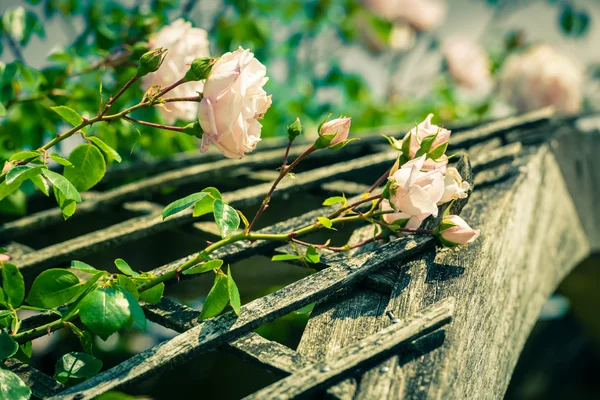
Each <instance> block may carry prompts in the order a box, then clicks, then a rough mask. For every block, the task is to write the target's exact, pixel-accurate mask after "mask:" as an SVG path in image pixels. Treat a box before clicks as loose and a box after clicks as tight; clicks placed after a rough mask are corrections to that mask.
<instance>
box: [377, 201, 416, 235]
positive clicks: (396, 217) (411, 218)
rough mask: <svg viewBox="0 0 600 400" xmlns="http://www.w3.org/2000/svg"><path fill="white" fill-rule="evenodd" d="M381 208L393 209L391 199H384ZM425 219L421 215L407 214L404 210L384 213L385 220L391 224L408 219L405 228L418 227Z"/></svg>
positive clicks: (382, 209)
mask: <svg viewBox="0 0 600 400" xmlns="http://www.w3.org/2000/svg"><path fill="white" fill-rule="evenodd" d="M380 208H381V211H390V210H393V208H392V206H391V205H390V202H389V200H383V201H382V202H381V206H380ZM423 219H424V218H420V217H419V216H416V215H409V214H405V213H403V212H396V213H391V214H383V220H384V221H385V223H387V224H390V225H391V224H393V223H394V222H396V221H402V220H407V222H406V225H405V226H404V228H411V229H417V228H418V227H419V226H421V222H423Z"/></svg>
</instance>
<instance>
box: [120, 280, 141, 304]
mask: <svg viewBox="0 0 600 400" xmlns="http://www.w3.org/2000/svg"><path fill="white" fill-rule="evenodd" d="M117 283H118V284H119V286H121V287H122V288H123V289H125V290H127V291H128V292H129V293H131V294H132V295H133V297H134V298H135V299H136V300H139V298H140V292H139V291H138V288H137V286H136V285H135V283H134V282H133V281H132V280H131V279H130V278H129V277H127V276H125V275H121V274H119V275H117Z"/></svg>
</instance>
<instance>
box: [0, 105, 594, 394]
mask: <svg viewBox="0 0 600 400" xmlns="http://www.w3.org/2000/svg"><path fill="white" fill-rule="evenodd" d="M589 118H591V117H583V116H580V117H555V116H553V115H552V112H551V111H550V110H540V111H537V112H534V113H531V114H527V115H523V116H519V117H514V118H509V119H506V120H501V121H495V122H490V123H485V124H481V125H477V126H472V127H466V128H461V129H455V130H454V133H453V138H452V141H451V149H450V150H451V151H450V152H453V151H459V150H465V151H468V152H469V153H470V154H471V157H472V168H473V172H474V182H475V191H474V192H473V194H472V195H471V197H470V199H469V201H468V204H467V205H466V207H465V208H464V209H463V210H462V214H461V215H462V216H464V217H465V219H466V220H467V221H468V222H469V223H470V224H471V226H476V227H478V228H480V229H481V230H482V232H483V233H482V235H481V237H480V239H478V240H477V242H476V243H475V244H473V245H471V246H469V247H467V248H463V249H460V250H459V251H452V250H443V249H441V248H440V247H437V246H436V244H435V240H434V239H433V238H429V237H409V238H403V239H400V240H397V241H393V242H391V243H389V244H386V245H384V246H380V247H374V248H369V249H364V250H360V251H359V252H356V253H354V254H346V255H342V256H336V257H325V258H324V259H323V260H322V264H323V265H320V271H319V272H317V273H315V274H312V275H310V276H308V277H306V278H303V279H301V280H299V281H297V282H295V283H292V284H290V285H288V286H286V287H285V288H283V289H281V290H278V291H276V292H274V293H271V294H269V295H267V296H264V297H261V298H259V299H256V300H254V301H251V302H249V303H247V304H245V305H244V306H243V307H242V312H241V315H240V316H239V318H236V317H235V316H234V315H233V314H232V313H226V314H224V315H221V316H219V317H216V318H213V319H210V320H207V321H204V322H198V321H197V317H198V315H199V312H198V311H196V310H193V309H191V308H188V307H186V306H184V305H182V304H179V303H177V302H175V301H172V300H169V299H163V300H162V301H161V302H160V303H158V304H156V305H147V306H145V307H144V309H145V312H146V315H147V317H148V318H149V319H151V320H152V321H154V322H157V323H159V324H161V325H163V326H166V327H169V328H171V329H174V330H176V331H178V332H180V335H178V336H176V337H174V338H172V339H170V340H168V341H166V342H163V343H161V344H159V345H157V346H154V347H152V348H150V349H148V350H146V351H144V352H142V353H139V354H137V355H135V356H134V357H132V358H130V359H129V360H127V361H125V362H123V363H121V364H119V365H117V366H115V367H113V368H110V369H108V370H106V371H104V372H102V373H100V374H99V375H97V376H95V377H93V378H91V379H89V380H87V381H85V382H83V383H81V384H78V385H76V386H73V387H71V388H64V387H62V386H61V385H60V384H58V383H57V382H56V381H54V380H53V379H52V378H50V377H49V376H46V375H45V374H43V373H41V372H40V371H37V370H35V369H34V368H32V367H30V366H28V365H24V364H21V363H19V362H18V361H15V360H10V361H9V363H8V364H9V366H10V367H11V368H12V369H13V370H14V371H15V372H16V373H18V374H19V375H20V376H21V377H22V378H23V379H24V380H25V381H26V382H27V383H28V384H29V385H30V386H31V387H32V390H33V392H34V394H35V395H36V396H38V397H41V398H53V399H90V398H93V397H95V396H97V395H99V394H101V393H104V392H106V391H109V390H112V389H119V388H122V389H124V390H126V388H127V386H128V385H131V384H133V383H135V382H139V381H141V380H144V379H146V378H148V377H150V376H152V375H154V374H157V373H159V372H160V371H162V370H165V369H168V368H173V367H174V366H177V365H180V364H183V363H185V362H186V361H188V360H190V359H191V358H193V357H196V356H198V355H200V354H202V353H205V352H207V351H209V350H213V349H215V348H217V347H223V348H225V349H227V350H229V351H231V352H233V353H235V354H238V355H240V356H241V357H244V358H245V359H248V360H252V361H253V362H256V363H258V364H259V365H261V366H263V367H264V368H267V369H269V370H271V371H273V372H274V373H277V374H280V375H281V376H282V379H281V380H279V381H277V382H276V383H274V384H272V385H270V386H268V387H266V388H264V389H262V390H260V391H258V392H256V393H254V394H252V395H250V396H248V398H253V399H254V398H256V399H276V398H277V399H284V398H292V397H297V396H306V395H312V394H318V393H327V395H328V396H331V397H333V398H338V399H386V398H389V399H399V398H443V399H460V398H468V399H485V398H499V397H501V396H502V395H503V394H504V392H505V390H506V388H507V386H508V383H509V381H510V377H511V373H512V370H513V368H514V366H515V364H516V362H517V359H518V357H519V353H520V351H521V348H522V347H523V345H524V343H525V340H526V339H527V337H528V335H529V332H530V331H531V329H532V327H533V325H534V323H535V321H536V319H537V316H538V314H539V312H540V309H541V306H542V304H543V302H544V301H545V299H546V298H547V297H548V295H549V294H551V293H552V291H553V290H554V288H555V287H556V286H557V284H558V283H559V282H560V281H561V280H562V279H563V278H564V276H565V275H566V274H567V273H568V272H569V271H570V270H571V269H572V268H574V266H576V265H577V264H578V263H579V262H580V261H581V260H582V259H583V258H585V257H587V256H588V255H589V254H590V253H591V252H593V251H597V250H598V248H599V243H600V241H599V239H600V230H599V229H598V228H597V227H598V226H600V212H597V208H598V206H597V200H598V199H599V198H600V197H599V196H598V194H599V193H600V186H599V185H600V170H599V168H598V167H597V164H596V155H597V154H600V134H599V133H598V131H597V130H588V129H583V128H582V127H583V125H586V124H584V122H586V120H589ZM587 125H589V124H587ZM388 133H389V132H388ZM399 133H400V132H396V134H399ZM281 147H282V143H281V142H278V141H271V142H269V141H265V142H264V143H262V145H261V146H260V150H259V151H258V152H257V154H254V155H251V156H248V157H246V158H245V159H243V160H242V161H231V160H223V159H220V158H217V157H215V156H214V155H210V154H209V155H181V156H177V157H173V158H171V159H169V160H164V161H157V162H153V163H145V164H141V165H136V164H131V165H129V166H124V167H122V168H116V169H113V170H112V171H111V172H109V175H108V176H107V178H106V179H107V180H108V182H109V183H110V181H111V180H114V181H118V180H119V179H120V178H122V177H123V176H127V175H131V174H135V173H137V172H139V171H144V173H146V174H150V175H151V177H149V178H145V179H142V180H139V181H137V182H134V183H129V184H125V185H122V186H116V187H115V188H112V189H107V190H105V191H102V192H97V193H88V195H87V197H86V198H85V201H84V203H82V204H81V206H80V207H79V208H78V213H77V214H76V217H74V218H80V217H81V216H82V215H86V214H89V213H93V212H96V211H99V210H103V209H106V208H112V209H114V208H120V207H122V208H124V209H126V210H128V211H129V212H133V213H136V215H137V216H135V217H134V218H132V219H129V220H126V221H123V222H119V223H116V224H114V225H110V226H108V227H105V228H102V229H99V230H96V231H94V232H88V233H84V234H83V235H80V236H77V237H74V238H72V239H69V240H67V241H65V242H61V243H57V244H54V245H51V246H49V247H46V248H43V249H40V250H37V251H33V250H32V249H30V248H28V247H27V246H24V245H21V244H19V239H20V237H22V236H24V235H27V234H28V233H30V232H32V230H33V229H40V228H45V229H50V228H52V229H57V230H59V229H61V227H60V224H61V223H63V222H62V221H63V219H62V216H61V213H60V211H59V210H58V209H48V210H45V211H40V212H37V213H34V214H32V215H30V216H28V217H25V218H22V219H20V220H17V221H14V222H9V223H6V224H4V225H3V226H1V227H0V238H1V240H0V241H1V242H5V241H9V243H8V245H4V247H8V249H9V251H10V252H11V253H12V254H13V256H14V257H15V260H14V261H15V263H16V264H18V265H19V266H20V268H21V269H22V271H23V274H24V275H25V276H26V277H31V276H32V275H33V274H36V273H38V272H39V271H41V270H43V269H45V268H50V267H54V266H66V265H68V262H69V261H70V260H71V259H75V258H80V257H83V256H86V255H88V254H93V253H97V252H102V251H103V249H106V248H109V247H111V246H116V245H122V244H124V243H127V242H131V241H134V240H137V239H139V238H142V237H146V236H149V235H152V234H155V233H157V232H160V231H164V230H173V229H180V228H182V227H188V229H189V228H191V229H192V231H193V232H199V233H205V232H206V231H207V230H208V231H210V229H211V228H210V225H208V224H205V223H202V222H196V223H195V224H194V221H193V218H192V216H191V213H182V214H179V215H177V216H176V217H174V218H171V219H168V220H167V221H165V222H162V219H161V217H160V211H161V208H162V207H161V206H160V205H157V204H154V203H151V202H147V201H143V200H144V198H146V197H147V196H149V195H150V194H151V193H153V192H156V191H158V190H160V189H161V188H163V187H166V186H181V185H188V184H193V185H198V186H207V185H206V184H205V183H206V182H211V181H215V180H216V181H222V182H225V181H226V180H228V179H230V178H232V177H233V176H234V175H235V176H237V177H238V178H239V179H237V180H236V181H237V182H244V181H245V180H246V179H244V178H247V179H251V180H253V181H258V182H261V181H262V182H264V183H258V184H256V185H253V186H249V187H237V188H233V189H232V190H230V191H228V192H227V193H225V198H226V200H227V201H228V202H229V203H231V204H232V205H233V206H235V207H236V208H240V209H248V208H250V209H251V208H252V207H254V208H256V207H257V206H258V204H259V203H260V201H261V200H262V197H263V196H264V193H265V192H266V191H267V190H268V187H269V186H270V183H269V182H268V181H269V180H271V178H272V171H274V170H275V168H276V167H277V166H278V165H279V163H280V162H281ZM301 150H302V146H300V145H298V146H295V147H294V148H293V149H292V152H296V153H298V152H300V151H301ZM394 157H395V154H394V152H390V151H389V148H388V147H386V146H385V145H383V141H382V140H381V138H380V137H378V136H368V137H364V138H363V139H362V140H361V141H360V142H358V144H356V145H354V144H353V145H352V146H348V147H346V148H345V149H344V150H343V151H341V152H329V151H324V152H318V153H315V155H314V157H312V158H311V159H310V162H307V166H306V167H307V168H308V169H306V168H305V169H304V170H299V171H298V173H297V174H296V178H295V179H294V180H293V181H290V180H285V181H284V182H283V183H282V184H281V185H280V189H278V190H277V192H275V196H274V200H273V203H274V204H275V203H276V202H277V201H281V199H282V198H284V197H288V196H290V195H293V194H294V193H296V192H300V191H306V190H313V191H318V192H319V193H327V194H329V193H339V192H344V193H345V194H346V195H355V194H359V193H360V192H361V191H362V190H364V189H365V185H364V183H366V182H369V181H372V180H373V179H366V178H368V177H373V176H379V175H381V173H383V171H385V169H386V168H387V167H388V166H389V163H390V161H391V160H393V158H394ZM233 165H235V167H232V166H233ZM320 213H322V210H313V211H308V212H307V213H304V214H303V215H299V216H294V217H293V218H290V219H286V220H283V221H279V222H277V223H274V224H272V225H271V226H268V227H266V228H263V230H264V231H269V232H273V231H284V230H287V229H289V228H291V227H293V226H297V225H299V224H300V223H301V222H303V221H308V220H311V219H314V218H315V217H316V216H317V215H321V214H320ZM272 215H273V214H272ZM275 216H276V215H275ZM366 234H367V233H366V231H365V229H364V228H358V229H357V230H356V231H355V232H354V234H353V240H357V241H358V240H361V237H363V236H364V235H366ZM281 251H285V249H282V248H278V245H277V244H274V243H272V242H266V243H265V242H257V243H254V244H252V245H246V244H240V245H234V246H229V247H226V248H224V249H222V251H219V254H218V257H219V258H221V259H223V260H224V261H225V262H226V263H234V262H236V261H239V260H242V259H245V258H247V257H249V256H252V255H256V254H265V255H272V254H275V253H277V252H281ZM186 259H187V258H184V259H181V260H175V261H173V262H172V263H170V264H169V265H168V266H172V265H176V264H181V263H183V262H185V260H186ZM166 267H167V266H163V267H159V268H156V269H155V270H154V271H153V272H154V273H155V274H160V272H161V270H162V269H163V268H166ZM241 284H242V285H243V282H242V283H241ZM312 302H316V303H317V304H316V306H315V308H314V311H313V312H312V314H311V316H310V319H309V321H308V325H307V327H306V329H305V331H304V333H303V336H302V339H301V341H300V344H299V346H298V348H297V350H296V351H294V350H292V349H290V348H288V347H286V346H283V345H281V344H279V343H276V342H273V341H270V340H267V339H265V338H262V337H261V336H259V335H257V334H256V333H253V330H254V329H255V328H257V327H259V326H261V325H262V324H264V323H266V322H269V321H272V320H274V319H276V318H278V317H280V316H282V315H285V314H287V313H289V312H291V311H293V310H297V309H299V308H301V307H303V306H305V305H307V304H310V303H312ZM50 318H53V317H52V316H47V315H41V316H37V317H33V318H32V319H30V320H27V321H25V326H26V327H28V326H34V325H36V324H39V323H41V322H45V321H47V320H48V319H50Z"/></svg>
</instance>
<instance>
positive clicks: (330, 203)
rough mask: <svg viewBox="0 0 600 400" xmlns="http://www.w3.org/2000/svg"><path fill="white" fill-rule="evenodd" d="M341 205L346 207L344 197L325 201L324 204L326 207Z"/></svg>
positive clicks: (330, 198) (334, 197) (335, 197)
mask: <svg viewBox="0 0 600 400" xmlns="http://www.w3.org/2000/svg"><path fill="white" fill-rule="evenodd" d="M338 203H341V204H342V206H345V205H346V198H345V197H344V196H333V197H329V198H327V199H325V201H324V202H323V205H324V206H332V205H334V204H338Z"/></svg>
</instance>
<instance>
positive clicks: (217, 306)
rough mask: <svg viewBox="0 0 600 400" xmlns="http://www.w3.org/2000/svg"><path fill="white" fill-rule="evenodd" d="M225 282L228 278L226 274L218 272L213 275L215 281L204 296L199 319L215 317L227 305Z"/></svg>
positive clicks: (227, 297) (227, 294) (227, 295)
mask: <svg viewBox="0 0 600 400" xmlns="http://www.w3.org/2000/svg"><path fill="white" fill-rule="evenodd" d="M227 282H228V279H227V276H226V275H223V274H222V273H219V274H217V275H216V276H215V281H214V283H213V286H212V288H211V289H210V292H208V296H206V300H205V301H204V306H203V307H202V312H201V313H200V318H199V319H207V318H212V317H215V316H217V315H219V314H220V313H221V311H223V310H224V309H225V307H227V303H229V288H228V285H227Z"/></svg>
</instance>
